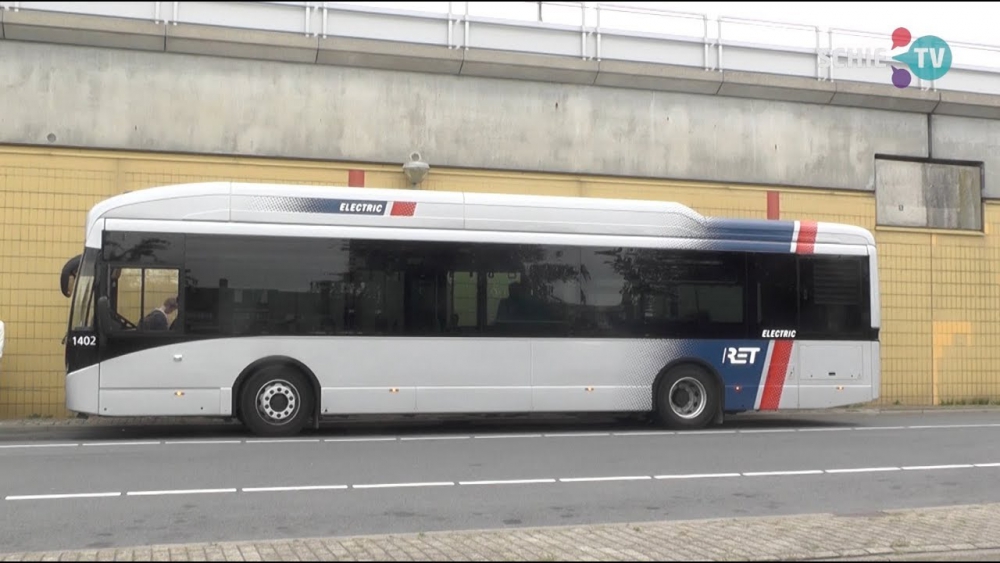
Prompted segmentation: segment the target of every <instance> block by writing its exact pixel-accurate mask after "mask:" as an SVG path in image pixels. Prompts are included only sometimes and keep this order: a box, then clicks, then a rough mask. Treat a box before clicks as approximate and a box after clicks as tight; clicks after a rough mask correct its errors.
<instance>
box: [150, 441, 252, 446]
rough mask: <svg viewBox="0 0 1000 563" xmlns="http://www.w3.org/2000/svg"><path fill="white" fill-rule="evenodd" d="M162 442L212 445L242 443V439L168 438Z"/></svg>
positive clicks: (173, 444) (172, 444)
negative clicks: (168, 439)
mask: <svg viewBox="0 0 1000 563" xmlns="http://www.w3.org/2000/svg"><path fill="white" fill-rule="evenodd" d="M163 443H164V444H168V445H171V446H177V445H187V444H190V445H192V446H198V445H213V446H214V445H217V444H242V443H243V440H170V441H167V442H163Z"/></svg>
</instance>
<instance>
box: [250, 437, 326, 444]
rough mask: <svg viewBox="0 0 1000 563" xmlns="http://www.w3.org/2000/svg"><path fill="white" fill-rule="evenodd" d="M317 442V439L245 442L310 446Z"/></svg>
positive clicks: (251, 441)
mask: <svg viewBox="0 0 1000 563" xmlns="http://www.w3.org/2000/svg"><path fill="white" fill-rule="evenodd" d="M316 442H319V438H281V439H275V440H271V439H265V440H247V441H246V443H247V444H310V443H313V444H314V443H316Z"/></svg>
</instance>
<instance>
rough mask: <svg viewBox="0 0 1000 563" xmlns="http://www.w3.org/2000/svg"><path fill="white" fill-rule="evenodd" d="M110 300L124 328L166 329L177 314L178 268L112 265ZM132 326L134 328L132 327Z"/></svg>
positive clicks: (143, 329)
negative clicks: (112, 290)
mask: <svg viewBox="0 0 1000 563" xmlns="http://www.w3.org/2000/svg"><path fill="white" fill-rule="evenodd" d="M116 277H117V280H116V284H115V287H116V288H117V295H116V296H115V299H113V300H112V302H113V303H114V304H115V305H114V307H115V312H116V313H117V315H118V316H119V317H121V318H122V319H124V320H125V321H128V323H129V324H130V325H131V326H128V325H125V326H126V327H127V328H125V330H133V331H134V330H142V331H145V330H168V329H169V328H170V327H171V325H172V324H173V322H174V321H175V320H176V318H177V313H178V308H177V292H178V288H179V283H178V278H179V272H178V270H176V269H168V268H112V278H116ZM133 327H134V328H133Z"/></svg>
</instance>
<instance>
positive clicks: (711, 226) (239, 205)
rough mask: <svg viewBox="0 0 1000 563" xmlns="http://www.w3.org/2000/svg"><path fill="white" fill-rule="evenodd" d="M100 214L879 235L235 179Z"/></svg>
mask: <svg viewBox="0 0 1000 563" xmlns="http://www.w3.org/2000/svg"><path fill="white" fill-rule="evenodd" d="M105 219H128V220H152V221H187V222H191V221H198V222H214V223H244V224H253V223H257V224H261V223H263V224H285V225H316V226H340V227H343V226H356V227H391V228H394V229H398V228H423V229H450V230H456V229H457V230H462V229H464V230H475V231H501V232H502V231H506V232H537V233H551V234H556V233H558V234H586V235H612V236H641V237H669V238H686V239H701V240H730V241H741V242H766V243H788V244H791V248H790V251H792V252H795V251H796V248H795V246H796V244H798V245H800V246H801V245H803V244H808V245H809V246H810V247H812V246H813V245H823V244H826V245H830V244H832V245H844V244H848V245H862V246H874V244H875V239H874V237H873V236H872V235H871V233H870V232H869V231H868V230H866V229H863V228H861V227H857V226H853V225H844V224H839V223H816V222H808V221H801V222H800V221H784V220H759V219H719V218H708V217H704V216H702V215H700V214H699V213H697V212H696V211H694V210H693V209H691V208H689V207H687V206H684V205H682V204H679V203H674V202H663V201H645V200H635V199H601V198H589V197H553V196H536V195H511V194H490V193H471V192H447V191H426V190H395V189H378V188H352V187H341V186H303V185H296V184H257V183H241V182H203V183H192V184H177V185H169V186H161V187H155V188H148V189H143V190H139V191H134V192H129V193H126V194H122V195H119V196H115V197H111V198H109V199H106V200H104V201H102V202H100V203H98V204H97V205H95V206H94V207H93V208H92V209H91V211H90V213H89V214H88V216H87V227H86V229H87V230H86V233H87V235H88V236H87V240H88V241H90V240H92V238H91V237H92V236H94V235H98V239H99V231H100V230H101V229H103V225H104V221H103V220H105ZM95 229H97V231H98V232H95ZM800 251H801V250H800Z"/></svg>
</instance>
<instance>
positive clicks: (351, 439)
mask: <svg viewBox="0 0 1000 563" xmlns="http://www.w3.org/2000/svg"><path fill="white" fill-rule="evenodd" d="M398 439H399V438H396V437H394V436H389V437H377V438H327V439H325V440H323V441H324V442H395V441H396V440H398Z"/></svg>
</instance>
